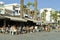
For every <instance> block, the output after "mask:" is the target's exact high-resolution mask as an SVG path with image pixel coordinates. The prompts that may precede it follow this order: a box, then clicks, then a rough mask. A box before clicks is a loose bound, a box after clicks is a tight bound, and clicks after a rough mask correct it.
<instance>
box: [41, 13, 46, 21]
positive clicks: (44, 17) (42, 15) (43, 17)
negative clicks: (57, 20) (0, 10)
mask: <svg viewBox="0 0 60 40" xmlns="http://www.w3.org/2000/svg"><path fill="white" fill-rule="evenodd" d="M41 18H42V20H44V21H45V20H46V13H45V12H42V13H41Z"/></svg>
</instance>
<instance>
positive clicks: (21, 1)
mask: <svg viewBox="0 0 60 40" xmlns="http://www.w3.org/2000/svg"><path fill="white" fill-rule="evenodd" d="M23 6H24V0H20V12H21V14H20V17H21V18H23V10H24V8H23ZM22 29H23V26H21V33H22Z"/></svg>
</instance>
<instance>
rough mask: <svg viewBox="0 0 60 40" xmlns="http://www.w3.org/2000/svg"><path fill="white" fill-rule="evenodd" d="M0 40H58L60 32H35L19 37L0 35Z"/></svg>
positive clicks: (59, 39)
mask: <svg viewBox="0 0 60 40" xmlns="http://www.w3.org/2000/svg"><path fill="white" fill-rule="evenodd" d="M0 40H60V32H35V33H27V34H20V35H11V34H0Z"/></svg>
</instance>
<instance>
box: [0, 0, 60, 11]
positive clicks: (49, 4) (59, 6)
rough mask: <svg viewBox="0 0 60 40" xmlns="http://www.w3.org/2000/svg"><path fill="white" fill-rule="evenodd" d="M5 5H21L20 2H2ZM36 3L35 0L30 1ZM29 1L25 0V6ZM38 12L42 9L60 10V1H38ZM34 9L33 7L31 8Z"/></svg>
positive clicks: (4, 0)
mask: <svg viewBox="0 0 60 40" xmlns="http://www.w3.org/2000/svg"><path fill="white" fill-rule="evenodd" d="M0 1H1V2H4V3H5V4H12V3H20V0H0ZM29 1H30V2H32V3H33V2H34V0H29ZM27 2H28V0H24V4H27ZM37 8H38V10H40V9H42V8H53V9H55V10H60V0H38V7H37ZM31 9H33V7H31Z"/></svg>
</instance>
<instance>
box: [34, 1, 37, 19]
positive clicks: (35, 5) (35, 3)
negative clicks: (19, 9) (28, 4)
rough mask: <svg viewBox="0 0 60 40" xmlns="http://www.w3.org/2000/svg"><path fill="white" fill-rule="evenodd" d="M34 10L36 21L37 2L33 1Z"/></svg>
mask: <svg viewBox="0 0 60 40" xmlns="http://www.w3.org/2000/svg"><path fill="white" fill-rule="evenodd" d="M34 7H35V8H34V10H35V14H34V19H36V16H37V0H34Z"/></svg>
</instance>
